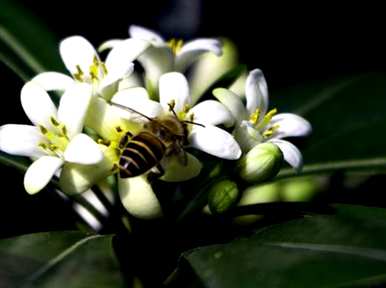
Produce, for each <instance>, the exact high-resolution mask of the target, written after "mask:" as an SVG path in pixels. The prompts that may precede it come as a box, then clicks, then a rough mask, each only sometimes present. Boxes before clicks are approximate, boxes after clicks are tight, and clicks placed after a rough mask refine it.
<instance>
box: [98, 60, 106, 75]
mask: <svg viewBox="0 0 386 288" xmlns="http://www.w3.org/2000/svg"><path fill="white" fill-rule="evenodd" d="M100 65H101V68H102V71H103V74H104V75H106V74H107V67H106V65H105V63H103V62H100Z"/></svg>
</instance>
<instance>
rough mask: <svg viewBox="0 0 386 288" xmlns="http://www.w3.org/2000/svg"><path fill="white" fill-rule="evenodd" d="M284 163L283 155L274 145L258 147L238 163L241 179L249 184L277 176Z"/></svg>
mask: <svg viewBox="0 0 386 288" xmlns="http://www.w3.org/2000/svg"><path fill="white" fill-rule="evenodd" d="M282 163H283V154H282V152H281V151H280V149H279V148H278V147H277V146H276V145H274V144H272V143H262V144H258V145H256V146H255V147H254V148H252V150H250V151H249V152H248V153H247V154H246V155H244V156H243V157H242V158H241V159H240V160H239V161H238V163H237V168H236V169H237V171H238V173H239V175H240V177H241V179H243V180H245V181H247V182H261V181H265V180H268V179H270V178H272V177H274V176H276V175H277V173H278V172H279V170H280V168H281V166H282Z"/></svg>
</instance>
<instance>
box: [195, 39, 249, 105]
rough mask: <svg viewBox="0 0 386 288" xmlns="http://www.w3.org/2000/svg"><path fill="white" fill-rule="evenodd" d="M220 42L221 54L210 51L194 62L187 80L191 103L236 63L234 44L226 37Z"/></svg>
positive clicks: (236, 56) (234, 66) (233, 67)
mask: <svg viewBox="0 0 386 288" xmlns="http://www.w3.org/2000/svg"><path fill="white" fill-rule="evenodd" d="M222 42H223V49H222V50H223V55H222V56H220V57H217V56H216V55H214V54H212V53H207V54H204V55H202V57H200V58H199V59H198V60H197V61H196V62H195V65H194V67H193V71H192V73H191V76H190V81H189V82H190V83H191V85H190V87H191V95H192V100H193V103H197V101H198V100H199V99H200V98H201V96H202V95H203V94H204V93H205V92H206V91H207V90H208V89H209V88H210V87H212V86H213V84H214V83H216V82H217V81H218V80H219V79H221V78H222V77H223V76H224V75H226V74H227V73H230V72H231V71H232V70H233V69H235V68H236V66H237V65H238V61H237V58H238V55H237V48H236V45H234V44H233V43H232V42H231V41H229V40H226V39H222ZM243 90H244V87H243Z"/></svg>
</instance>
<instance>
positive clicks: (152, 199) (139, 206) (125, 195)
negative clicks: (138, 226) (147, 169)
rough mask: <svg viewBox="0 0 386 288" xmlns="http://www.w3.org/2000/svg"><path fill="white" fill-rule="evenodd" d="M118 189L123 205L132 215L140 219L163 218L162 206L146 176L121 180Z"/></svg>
mask: <svg viewBox="0 0 386 288" xmlns="http://www.w3.org/2000/svg"><path fill="white" fill-rule="evenodd" d="M118 189H119V195H120V197H121V201H122V204H123V206H124V207H125V208H126V210H127V211H128V212H129V213H130V214H131V215H133V216H135V217H137V218H140V219H154V218H158V217H160V216H162V210H161V205H160V203H159V201H158V199H157V197H156V196H155V194H154V192H153V189H152V188H151V185H150V183H149V181H148V180H147V178H146V175H141V176H137V177H131V178H125V179H122V178H119V179H118Z"/></svg>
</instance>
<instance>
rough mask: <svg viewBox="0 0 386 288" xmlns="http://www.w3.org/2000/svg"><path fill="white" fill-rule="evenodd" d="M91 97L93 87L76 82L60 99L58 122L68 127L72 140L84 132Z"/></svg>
mask: <svg viewBox="0 0 386 288" xmlns="http://www.w3.org/2000/svg"><path fill="white" fill-rule="evenodd" d="M91 97H92V87H91V86H90V85H88V84H86V83H78V82H76V83H75V84H74V85H72V86H71V87H70V88H69V89H67V90H66V91H65V92H64V94H63V96H62V97H61V98H60V103H59V108H58V120H59V121H60V122H61V123H63V124H64V125H65V126H66V129H67V133H68V136H69V138H70V139H71V138H72V137H73V136H74V135H76V134H78V133H80V132H81V131H82V129H83V123H84V120H85V117H86V115H87V110H88V108H89V105H90V101H91Z"/></svg>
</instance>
